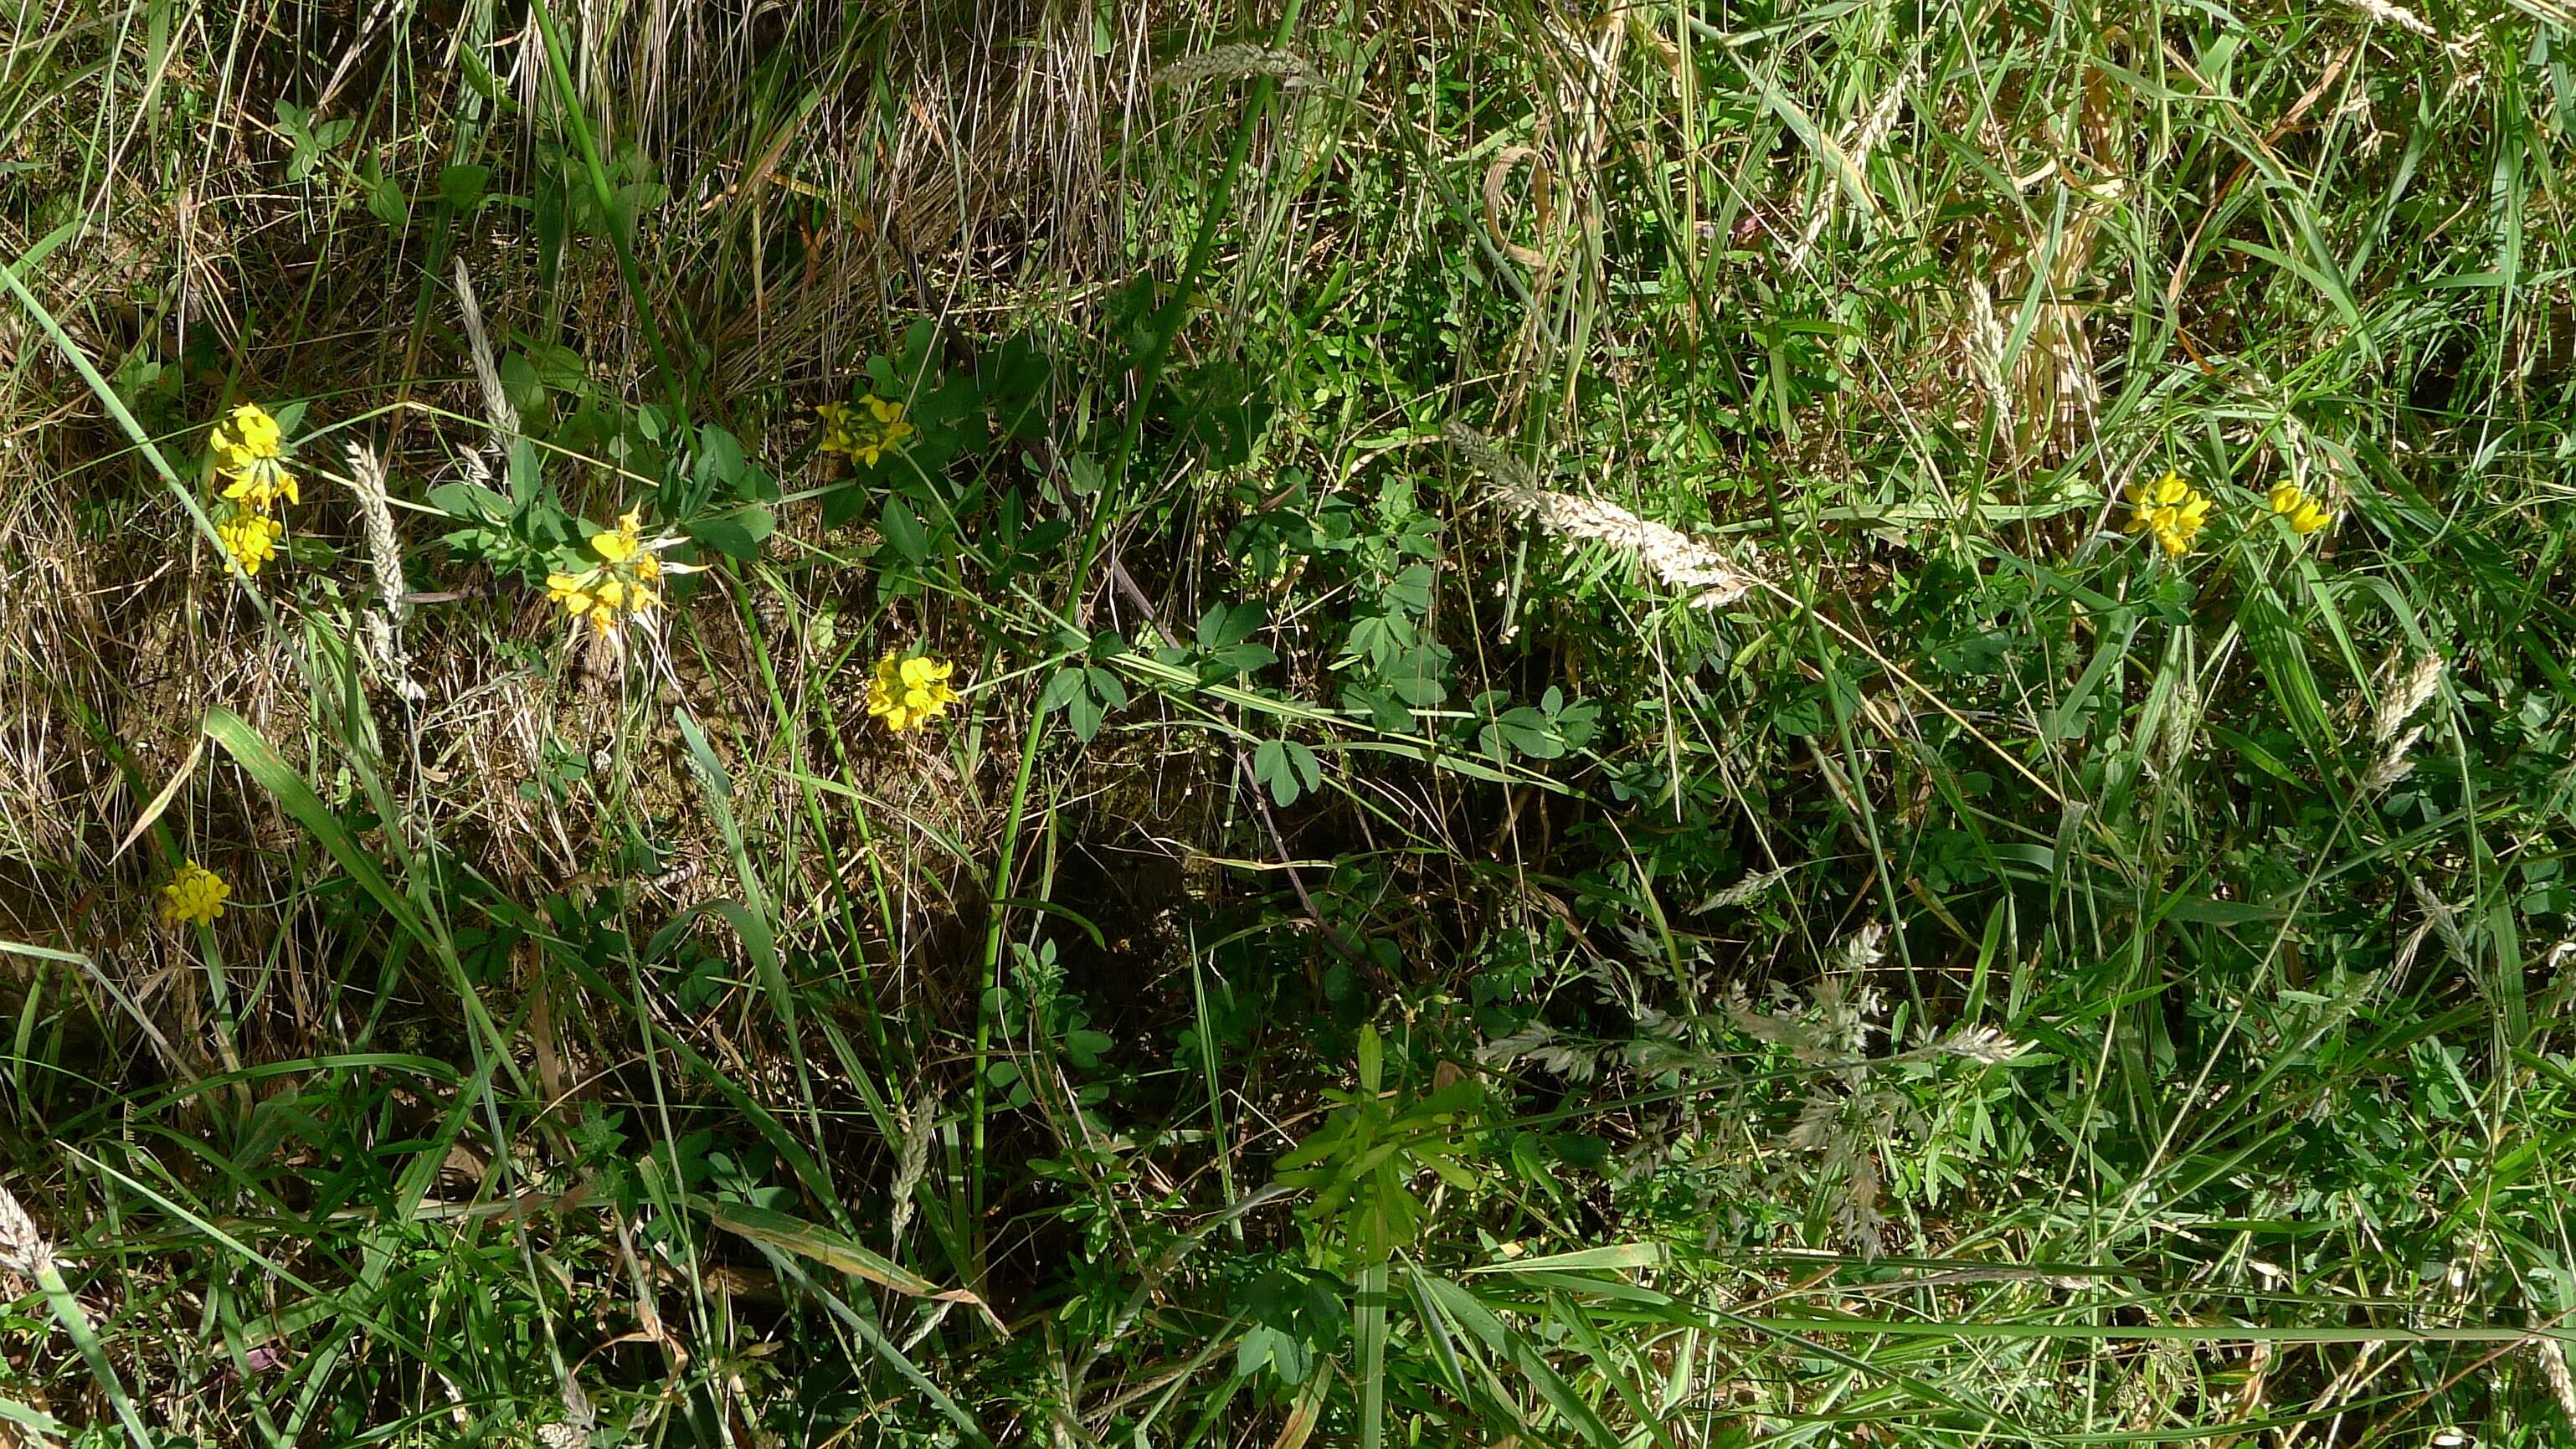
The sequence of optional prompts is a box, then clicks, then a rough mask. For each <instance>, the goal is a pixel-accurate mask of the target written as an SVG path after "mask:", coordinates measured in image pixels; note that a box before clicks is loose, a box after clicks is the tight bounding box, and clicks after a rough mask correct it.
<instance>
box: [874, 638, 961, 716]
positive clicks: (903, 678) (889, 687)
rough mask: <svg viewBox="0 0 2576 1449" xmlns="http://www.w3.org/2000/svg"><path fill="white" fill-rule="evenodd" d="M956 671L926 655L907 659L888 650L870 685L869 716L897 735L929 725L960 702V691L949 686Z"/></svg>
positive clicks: (948, 664)
mask: <svg viewBox="0 0 2576 1449" xmlns="http://www.w3.org/2000/svg"><path fill="white" fill-rule="evenodd" d="M954 670H955V666H954V665H951V664H950V663H949V662H948V661H946V660H944V659H934V658H932V657H930V656H929V655H926V654H922V655H915V656H913V657H912V658H910V659H906V658H904V657H902V656H901V655H898V654H896V653H895V652H894V651H893V650H891V649H889V650H887V651H886V655H885V657H884V658H883V659H880V660H878V661H877V677H876V678H875V679H873V680H870V681H869V682H868V713H869V714H871V715H874V716H876V717H878V718H880V719H883V720H884V721H885V722H886V728H887V729H890V730H893V731H894V732H895V733H896V734H901V733H903V732H904V731H905V730H908V729H912V728H914V727H916V726H919V725H925V724H928V723H930V722H931V721H932V720H934V719H937V718H938V717H939V714H940V711H942V710H944V709H946V708H948V706H950V705H952V704H955V703H956V702H957V691H956V690H954V689H951V688H949V686H948V676H949V675H950V674H951V673H952V672H954Z"/></svg>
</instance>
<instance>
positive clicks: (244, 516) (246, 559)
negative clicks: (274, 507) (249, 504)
mask: <svg viewBox="0 0 2576 1449" xmlns="http://www.w3.org/2000/svg"><path fill="white" fill-rule="evenodd" d="M285 532H286V525H285V524H283V523H280V522H278V521H277V520H276V519H274V518H271V517H269V516H268V515H267V514H265V513H236V514H234V515H233V516H232V517H231V518H228V519H226V520H225V521H223V522H222V523H219V524H216V525H215V542H217V543H219V544H222V545H223V548H224V553H225V555H226V556H227V557H229V558H231V559H232V561H233V562H234V563H237V564H240V565H241V571H242V572H243V573H246V574H256V573H258V572H259V566H260V565H261V564H264V563H266V562H268V561H269V560H270V559H273V558H275V557H277V540H278V537H279V536H280V535H282V534H284V533H285Z"/></svg>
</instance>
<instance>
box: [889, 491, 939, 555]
mask: <svg viewBox="0 0 2576 1449" xmlns="http://www.w3.org/2000/svg"><path fill="white" fill-rule="evenodd" d="M877 523H878V527H879V528H880V529H881V530H882V531H883V532H884V534H885V538H886V543H887V544H888V545H890V546H891V547H892V548H893V549H894V551H895V552H896V553H898V554H901V555H902V556H903V559H904V562H906V563H911V564H923V563H927V562H929V561H930V531H929V530H928V529H926V528H923V527H922V526H921V518H920V516H919V515H917V514H915V513H914V512H913V511H912V507H911V505H909V504H907V503H905V502H904V501H903V500H902V499H900V498H888V499H887V500H886V501H885V509H884V511H883V512H882V513H881V514H880V515H879V516H878V520H877Z"/></svg>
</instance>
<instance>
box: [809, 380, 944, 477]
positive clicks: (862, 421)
mask: <svg viewBox="0 0 2576 1449" xmlns="http://www.w3.org/2000/svg"><path fill="white" fill-rule="evenodd" d="M859 406H860V407H861V408H863V409H865V411H864V412H859V411H853V410H852V409H851V407H850V405H849V404H848V403H845V402H827V403H825V404H823V405H822V406H821V407H818V408H816V409H814V411H815V412H816V413H817V414H819V415H821V417H822V419H823V441H822V443H821V445H820V446H821V448H822V450H823V451H824V452H826V453H846V454H848V455H849V456H851V457H852V458H855V459H857V460H858V461H859V462H862V463H865V464H867V465H868V466H869V467H871V468H873V467H875V466H876V465H877V459H878V458H879V457H881V456H883V455H884V454H886V453H888V452H894V451H899V450H900V449H901V448H902V447H903V444H904V440H905V439H907V438H910V437H911V436H912V435H913V434H914V433H915V432H918V431H920V430H919V429H917V428H915V427H914V426H913V425H912V424H911V422H910V421H909V420H907V419H906V418H905V417H904V415H903V404H901V403H899V402H887V401H886V400H885V399H884V398H881V397H879V396H877V395H876V394H875V393H869V394H868V395H867V396H865V397H862V398H860V399H859Z"/></svg>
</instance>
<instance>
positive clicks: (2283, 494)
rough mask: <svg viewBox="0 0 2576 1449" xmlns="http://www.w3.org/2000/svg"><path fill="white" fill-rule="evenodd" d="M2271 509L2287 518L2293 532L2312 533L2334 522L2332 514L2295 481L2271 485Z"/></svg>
mask: <svg viewBox="0 0 2576 1449" xmlns="http://www.w3.org/2000/svg"><path fill="white" fill-rule="evenodd" d="M2271 502H2272V511H2273V512H2274V513H2277V514H2280V515H2281V516H2282V517H2284V518H2286V519H2288V520H2289V523H2290V531H2291V532H2293V533H2314V532H2316V531H2317V530H2318V529H2320V528H2323V527H2325V526H2326V525H2327V524H2329V523H2332V522H2334V514H2333V513H2332V512H2331V511H2329V510H2328V509H2327V508H2326V506H2325V505H2324V504H2322V503H2319V502H2318V501H2317V500H2316V499H2314V498H2312V497H2310V496H2308V495H2307V494H2306V493H2305V492H2303V491H2301V489H2300V487H2299V485H2298V484H2296V483H2275V484H2273V485H2272V499H2271Z"/></svg>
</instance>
